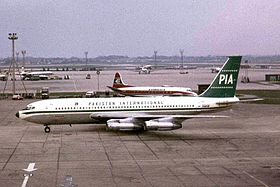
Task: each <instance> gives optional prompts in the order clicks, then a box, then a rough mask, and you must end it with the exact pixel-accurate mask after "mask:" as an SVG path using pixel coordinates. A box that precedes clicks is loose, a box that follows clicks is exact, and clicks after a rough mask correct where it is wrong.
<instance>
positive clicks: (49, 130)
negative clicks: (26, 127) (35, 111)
mask: <svg viewBox="0 0 280 187" xmlns="http://www.w3.org/2000/svg"><path fill="white" fill-rule="evenodd" d="M44 130H45V133H49V132H51V128H50V127H49V126H48V125H45V129H44Z"/></svg>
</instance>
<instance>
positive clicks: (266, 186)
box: [243, 171, 269, 187]
mask: <svg viewBox="0 0 280 187" xmlns="http://www.w3.org/2000/svg"><path fill="white" fill-rule="evenodd" d="M243 173H245V174H246V175H248V176H249V177H251V178H252V179H254V180H255V181H257V182H259V183H260V184H262V185H264V186H265V187H269V186H268V185H267V184H265V183H264V182H262V181H261V180H259V179H257V178H256V177H254V176H253V175H250V174H249V173H247V172H246V171H243Z"/></svg>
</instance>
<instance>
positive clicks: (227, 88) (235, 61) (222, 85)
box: [199, 56, 242, 97]
mask: <svg viewBox="0 0 280 187" xmlns="http://www.w3.org/2000/svg"><path fill="white" fill-rule="evenodd" d="M241 58H242V56H230V57H229V58H228V59H227V61H226V62H225V64H224V65H223V67H222V68H221V70H220V71H219V72H218V74H217V75H216V77H215V78H214V80H213V81H212V83H211V84H210V86H209V87H208V88H207V89H206V90H205V91H204V92H203V93H202V94H201V95H199V97H234V96H235V91H236V84H237V80H238V73H239V68H240V63H241Z"/></svg>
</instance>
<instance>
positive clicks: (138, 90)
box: [107, 72, 197, 96]
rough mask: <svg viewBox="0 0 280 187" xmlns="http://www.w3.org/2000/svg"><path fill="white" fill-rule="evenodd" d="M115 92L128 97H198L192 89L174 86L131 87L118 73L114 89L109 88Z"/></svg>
mask: <svg viewBox="0 0 280 187" xmlns="http://www.w3.org/2000/svg"><path fill="white" fill-rule="evenodd" d="M107 87H108V88H110V89H111V90H113V91H114V92H116V93H118V94H121V95H126V96H156V95H159V96H163V95H169V96H170V95H172V96H179V95H180V96H197V94H196V93H195V92H193V91H192V90H191V89H190V88H184V87H172V86H157V87H152V86H131V85H128V84H125V83H124V82H123V80H122V77H121V74H120V73H118V72H117V73H116V74H115V78H114V82H113V87H111V86H107Z"/></svg>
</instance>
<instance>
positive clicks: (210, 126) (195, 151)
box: [0, 100, 280, 187]
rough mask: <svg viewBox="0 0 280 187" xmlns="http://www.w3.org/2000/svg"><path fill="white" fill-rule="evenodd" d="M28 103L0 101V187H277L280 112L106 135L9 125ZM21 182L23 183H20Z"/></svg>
mask: <svg viewBox="0 0 280 187" xmlns="http://www.w3.org/2000/svg"><path fill="white" fill-rule="evenodd" d="M33 101H34V100H23V101H12V100H0V167H1V172H0V186H5V187H14V186H21V185H22V184H23V181H24V179H25V176H26V175H25V174H27V173H28V172H25V171H23V170H22V169H24V168H27V167H28V165H29V164H30V163H35V168H37V170H36V171H33V172H32V174H33V175H32V176H30V177H29V178H28V182H27V185H26V186H48V187H49V186H63V185H64V186H72V185H73V186H266V187H267V186H275V187H276V186H279V184H280V151H279V150H280V123H279V121H280V115H279V108H280V105H264V104H236V105H235V106H234V107H233V108H232V109H230V110H228V111H223V112H219V113H216V114H217V115H228V116H230V117H229V118H226V119H225V118H219V119H218V118H215V119H209V120H200V119H190V120H187V121H185V122H184V123H183V128H182V129H178V130H174V131H164V132H160V131H147V132H112V131H106V129H105V125H95V124H88V125H73V126H72V127H69V126H67V125H62V126H51V133H49V134H46V133H45V132H44V130H43V129H44V128H43V126H42V125H38V124H33V123H29V122H26V121H23V120H20V119H18V118H16V117H15V113H16V112H17V111H18V110H19V109H22V108H24V107H25V106H26V105H27V104H28V103H30V102H33ZM24 175H25V176H24Z"/></svg>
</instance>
